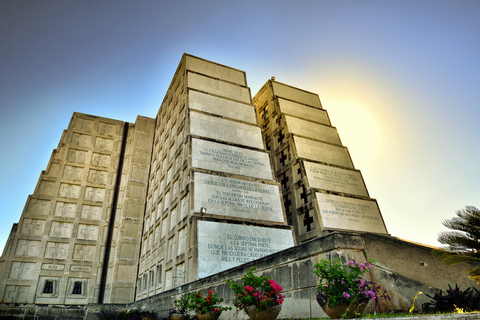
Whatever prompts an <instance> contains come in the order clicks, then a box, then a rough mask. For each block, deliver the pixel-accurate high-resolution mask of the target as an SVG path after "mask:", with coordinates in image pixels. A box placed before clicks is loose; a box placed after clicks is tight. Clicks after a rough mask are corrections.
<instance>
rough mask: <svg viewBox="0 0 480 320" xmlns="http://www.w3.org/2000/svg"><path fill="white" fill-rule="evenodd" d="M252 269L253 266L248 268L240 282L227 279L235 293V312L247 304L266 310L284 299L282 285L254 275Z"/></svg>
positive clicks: (268, 278)
mask: <svg viewBox="0 0 480 320" xmlns="http://www.w3.org/2000/svg"><path fill="white" fill-rule="evenodd" d="M254 270H255V267H252V268H250V270H248V272H247V274H246V275H245V276H243V278H242V283H241V284H238V283H235V282H233V281H232V280H227V283H228V284H229V285H230V288H231V289H232V290H233V292H234V293H235V299H234V300H233V305H234V306H235V307H236V308H237V312H238V311H239V310H242V309H245V307H248V306H256V309H257V310H266V309H267V308H269V307H272V306H276V305H279V304H282V303H283V300H284V299H285V296H284V295H282V294H281V292H282V287H281V286H280V285H279V284H278V283H276V282H275V281H274V280H273V279H270V277H265V276H259V277H257V276H255V275H254V274H253V271H254Z"/></svg>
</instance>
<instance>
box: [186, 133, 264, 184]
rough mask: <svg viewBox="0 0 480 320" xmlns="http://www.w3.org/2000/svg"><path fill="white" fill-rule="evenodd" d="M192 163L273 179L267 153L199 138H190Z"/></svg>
mask: <svg viewBox="0 0 480 320" xmlns="http://www.w3.org/2000/svg"><path fill="white" fill-rule="evenodd" d="M192 165H193V167H196V168H203V169H208V170H215V171H221V172H227V173H232V174H238V175H243V176H250V177H256V178H261V179H270V180H272V179H273V175H272V171H271V169H270V160H269V157H268V153H266V152H259V151H253V150H249V149H244V148H238V147H233V146H229V145H224V144H220V143H215V142H210V141H204V140H199V139H192Z"/></svg>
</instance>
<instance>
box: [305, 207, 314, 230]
mask: <svg viewBox="0 0 480 320" xmlns="http://www.w3.org/2000/svg"><path fill="white" fill-rule="evenodd" d="M312 224H313V217H310V214H309V213H308V211H307V212H305V215H304V216H303V225H304V226H305V227H307V232H309V231H311V230H312Z"/></svg>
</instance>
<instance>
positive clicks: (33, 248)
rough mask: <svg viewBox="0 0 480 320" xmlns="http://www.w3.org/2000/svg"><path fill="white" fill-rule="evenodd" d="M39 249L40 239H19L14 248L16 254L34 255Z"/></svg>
mask: <svg viewBox="0 0 480 320" xmlns="http://www.w3.org/2000/svg"><path fill="white" fill-rule="evenodd" d="M39 249H40V241H34V240H25V239H19V240H18V242H17V247H16V248H15V255H16V256H27V257H35V256H37V255H38V251H39Z"/></svg>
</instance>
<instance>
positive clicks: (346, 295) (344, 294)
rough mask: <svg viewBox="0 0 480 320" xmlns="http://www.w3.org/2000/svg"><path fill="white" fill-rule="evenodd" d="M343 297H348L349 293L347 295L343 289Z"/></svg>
mask: <svg viewBox="0 0 480 320" xmlns="http://www.w3.org/2000/svg"><path fill="white" fill-rule="evenodd" d="M343 297H344V298H345V299H348V298H350V295H349V294H348V293H345V291H344V292H343Z"/></svg>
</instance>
